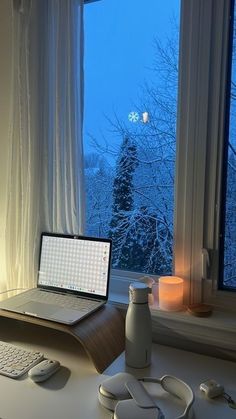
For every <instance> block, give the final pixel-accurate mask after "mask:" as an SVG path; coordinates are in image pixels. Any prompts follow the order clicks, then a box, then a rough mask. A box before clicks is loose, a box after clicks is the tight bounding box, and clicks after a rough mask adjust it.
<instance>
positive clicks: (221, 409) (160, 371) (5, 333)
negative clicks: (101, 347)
mask: <svg viewBox="0 0 236 419" xmlns="http://www.w3.org/2000/svg"><path fill="white" fill-rule="evenodd" d="M0 339H1V340H4V341H9V342H12V343H15V344H18V345H21V346H23V347H25V348H29V347H30V348H32V349H37V350H40V351H42V352H44V354H45V356H46V357H49V358H52V359H53V358H55V359H57V360H59V361H60V362H61V365H62V369H61V370H60V371H59V372H58V373H57V374H56V375H54V376H53V377H51V378H50V379H49V380H48V381H46V382H44V383H42V384H35V383H33V382H32V381H31V380H30V379H29V378H27V377H25V378H23V379H21V380H13V379H10V378H7V377H4V376H0V418H1V419H110V418H111V417H112V415H111V414H110V413H109V412H108V411H106V410H105V409H103V408H102V407H101V406H100V405H99V404H98V400H97V389H98V385H99V383H100V382H102V381H103V380H104V379H105V378H106V376H108V375H112V374H115V373H116V372H119V371H124V370H126V371H129V372H132V373H134V374H135V375H136V376H139V375H140V376H144V375H145V376H147V375H152V376H157V377H161V376H162V375H164V374H172V375H175V376H177V377H179V378H181V379H183V380H184V381H186V382H187V383H189V384H190V385H191V386H192V388H193V390H194V393H195V397H196V401H195V404H194V410H195V419H211V418H212V419H213V418H214V419H233V418H234V419H235V418H236V411H235V410H231V409H230V408H229V407H228V406H227V404H226V403H224V402H223V401H222V400H212V401H207V400H205V399H204V397H203V396H202V395H201V393H200V391H199V390H198V386H199V383H200V382H202V381H204V380H205V379H207V378H214V379H216V380H219V381H220V382H221V383H222V384H224V385H225V388H226V391H227V392H228V393H229V394H230V395H231V396H232V397H233V398H235V399H236V364H234V363H232V362H229V361H222V360H218V359H214V358H210V357H206V356H202V355H197V354H193V353H190V352H185V351H181V350H177V349H172V348H169V347H165V346H161V345H153V362H152V365H151V367H150V368H147V369H145V370H140V371H137V370H136V371H133V370H132V369H129V368H126V366H125V363H124V355H123V354H122V355H121V356H120V357H119V358H118V359H117V360H116V361H115V362H114V363H113V364H112V365H111V366H110V367H109V368H108V369H107V370H106V371H105V374H103V375H99V374H98V373H97V371H96V369H95V367H94V365H93V364H92V362H91V361H90V360H89V359H88V357H87V355H86V354H85V352H84V350H83V349H82V347H81V346H80V344H79V342H78V341H76V340H75V339H74V338H73V337H71V336H69V335H68V334H65V333H62V332H59V331H54V330H52V329H47V328H44V327H41V326H34V325H32V324H26V323H23V322H19V321H15V320H13V319H4V318H0ZM151 390H154V392H155V393H156V392H157V393H158V392H159V391H158V385H155V387H154V388H153V389H151ZM159 401H160V403H159V404H160V406H161V405H162V404H163V406H164V405H165V406H166V400H165V398H163V395H162V394H160V399H159ZM163 406H162V407H163ZM172 407H173V406H172V405H171V403H170V406H169V407H168V409H170V410H168V411H169V412H170V414H171V409H172ZM180 411H181V409H180ZM147 419H148V418H147ZM166 419H173V416H171V415H170V416H167V417H166Z"/></svg>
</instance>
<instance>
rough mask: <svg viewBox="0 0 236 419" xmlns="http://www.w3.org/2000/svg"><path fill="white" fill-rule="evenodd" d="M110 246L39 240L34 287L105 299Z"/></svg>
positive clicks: (103, 243)
mask: <svg viewBox="0 0 236 419" xmlns="http://www.w3.org/2000/svg"><path fill="white" fill-rule="evenodd" d="M110 250H111V249H110V243H109V242H105V241H104V242H103V241H96V240H89V239H80V238H79V239H71V238H65V237H53V236H43V238H42V245H41V256H40V266H39V276H38V284H39V285H45V286H51V287H57V288H64V289H68V290H73V291H80V292H85V293H90V294H99V295H101V296H105V295H106V291H107V285H108V275H109V258H110Z"/></svg>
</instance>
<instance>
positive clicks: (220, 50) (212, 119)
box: [174, 0, 236, 309]
mask: <svg viewBox="0 0 236 419" xmlns="http://www.w3.org/2000/svg"><path fill="white" fill-rule="evenodd" d="M230 10H231V0H225V1H224V2H222V1H221V0H208V1H205V0H199V1H198V2H196V1H194V0H190V1H188V0H183V1H182V29H181V36H182V38H181V40H180V42H181V48H180V54H181V55H180V76H179V77H180V82H179V118H178V129H177V136H178V140H177V144H178V150H177V171H176V173H177V175H176V214H175V233H176V235H175V252H174V254H175V270H176V273H177V274H179V275H181V276H183V277H184V278H185V284H186V293H185V298H186V301H187V302H189V303H202V302H205V303H210V304H214V305H217V306H221V307H224V308H231V309H233V308H234V305H235V302H236V293H234V292H229V291H222V290H218V272H219V257H220V247H219V234H220V215H221V193H222V170H223V150H224V135H225V118H226V116H227V100H226V90H227V75H228V41H229V32H230ZM186 33H188V36H186V35H185V34H186ZM186 115H187V117H186ZM180 174H181V175H180ZM203 249H205V252H204V251H203ZM205 255H207V256H208V257H209V261H208V262H207V258H206V257H205ZM207 263H208V266H207Z"/></svg>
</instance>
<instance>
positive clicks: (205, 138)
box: [84, 0, 236, 308]
mask: <svg viewBox="0 0 236 419" xmlns="http://www.w3.org/2000/svg"><path fill="white" fill-rule="evenodd" d="M137 3H138V2H137V1H134V2H132V4H134V5H135V6H134V8H133V14H132V16H134V13H135V11H136V8H137ZM157 3H158V6H159V2H156V1H154V6H153V8H152V7H150V10H151V13H150V16H152V15H154V16H155V20H156V19H157V17H158V16H160V13H159V11H157V12H156V13H157V14H156V15H155V13H154V8H155V6H157ZM180 3H181V12H180V10H179V9H180ZM114 4H118V5H119V7H118V9H116V8H114V7H115V6H114ZM121 4H122V3H121V2H118V1H117V2H115V0H113V1H108V0H107V1H103V0H101V1H99V2H96V3H91V4H90V5H88V6H86V8H87V9H86V10H85V26H86V25H87V24H88V23H89V19H90V18H91V16H92V12H91V10H92V7H93V8H94V7H95V6H96V13H95V15H94V16H93V18H91V19H92V20H91V21H90V23H89V24H91V25H92V26H93V35H92V33H90V36H89V32H88V33H87V34H85V35H86V36H87V38H86V36H85V42H86V43H85V49H87V53H88V50H89V51H90V52H89V54H90V53H91V54H92V57H93V59H92V60H91V64H92V68H93V71H92V72H91V79H89V78H87V82H86V77H85V95H86V92H88V90H87V89H88V85H89V89H91V92H92V93H94V94H95V93H96V91H97V94H96V95H95V96H94V99H93V100H92V99H91V103H92V106H91V107H89V106H88V104H87V103H86V100H87V99H86V100H85V126H84V138H85V167H86V169H85V170H86V177H87V188H88V179H90V182H91V185H92V188H91V191H92V194H93V195H92V194H90V196H89V194H87V205H88V206H89V205H91V202H92V204H93V205H92V206H93V208H94V209H96V211H97V212H95V213H94V214H95V215H96V216H94V215H92V213H90V214H87V227H86V231H87V233H90V234H94V235H106V234H109V233H110V232H112V233H114V228H113V227H114V226H116V225H117V224H118V221H120V220H119V219H114V217H113V221H114V223H112V215H114V214H113V213H112V211H114V205H115V204H114V203H115V200H114V195H113V196H112V192H111V191H112V188H113V186H114V185H115V183H114V180H115V176H116V174H117V171H116V170H117V166H116V164H117V162H118V161H119V162H120V166H121V163H123V164H124V167H125V164H127V167H128V169H129V182H128V181H127V183H126V187H127V190H129V188H130V187H131V186H132V187H134V186H136V189H137V190H138V191H139V194H140V195H139V196H141V194H142V193H143V190H142V188H144V187H145V186H146V185H147V184H145V180H146V173H145V171H144V172H142V176H140V175H139V177H138V175H137V173H138V170H141V167H140V165H139V166H138V165H137V161H138V163H140V160H142V162H144V161H145V159H147V157H148V158H150V155H151V156H153V157H154V158H155V159H156V154H155V152H156V150H155V152H153V148H152V147H149V148H146V147H143V151H142V159H141V158H140V155H137V142H136V141H135V139H137V138H140V139H142V140H144V139H145V136H147V132H148V133H150V132H151V131H150V130H151V128H152V124H153V122H154V121H155V119H154V118H155V117H156V114H155V115H153V113H154V112H153V107H152V106H150V103H151V102H150V97H148V96H147V95H146V96H145V95H144V96H142V94H143V92H144V90H145V89H146V88H149V90H148V91H149V93H154V90H151V89H150V87H149V86H150V85H149V82H150V81H152V80H151V77H150V73H149V71H150V69H151V68H153V66H152V65H151V64H153V62H152V63H151V64H150V62H147V64H146V67H147V68H148V72H147V73H146V75H145V76H144V77H142V78H141V79H139V83H138V84H139V85H140V87H141V88H142V89H140V90H139V89H138V88H137V84H135V83H133V82H134V78H135V77H136V70H137V71H138V70H139V67H138V65H135V68H131V69H130V75H131V78H130V79H129V83H128V85H127V86H126V85H123V86H121V87H119V89H118V92H117V93H116V94H115V96H114V97H115V100H113V101H111V100H110V99H111V95H112V85H113V86H114V85H118V79H117V78H113V80H112V83H113V84H112V85H109V80H108V79H107V77H106V76H105V77H104V74H102V71H101V69H102V68H103V65H104V63H105V62H106V59H107V55H108V56H109V58H110V57H111V56H112V54H114V51H113V50H114V48H111V45H110V43H109V45H108V44H107V39H109V34H110V39H111V37H112V36H113V35H114V33H115V32H116V30H117V27H116V23H117V22H118V21H119V13H123V15H124V14H125V15H126V13H124V10H126V9H125V6H124V9H122V6H121ZM124 4H126V3H124ZM160 4H161V5H162V4H163V2H160ZM173 4H175V12H174V17H175V18H174V19H172V22H174V32H171V31H170V33H169V34H168V37H170V36H172V35H173V33H174V34H175V44H171V43H170V44H169V46H171V45H172V54H170V56H169V58H170V57H171V58H172V59H173V61H171V60H170V63H171V62H172V63H173V62H175V63H178V58H177V60H176V57H178V55H179V64H178V77H177V73H175V78H174V79H173V78H171V75H172V74H173V73H168V74H169V76H170V79H169V81H171V83H172V86H173V89H172V93H173V97H171V100H170V101H169V105H170V104H172V105H173V108H171V110H172V113H170V114H166V113H164V112H163V113H162V116H163V118H166V115H168V116H169V119H167V120H166V119H164V122H165V123H166V125H165V126H160V125H157V127H156V128H157V129H159V128H161V129H162V132H163V133H167V134H168V135H170V134H171V135H172V137H173V138H174V141H173V142H172V143H171V147H172V149H171V153H170V154H168V153H167V150H168V152H170V149H167V148H165V147H162V148H161V156H162V161H161V162H160V175H166V174H167V175H166V178H165V179H166V181H167V182H166V184H164V183H163V179H161V182H160V183H159V185H162V186H166V193H167V190H168V188H169V187H170V183H171V182H170V179H172V185H171V188H172V189H171V188H170V189H169V190H171V192H170V193H169V195H168V196H169V202H168V205H163V207H161V208H160V210H162V214H164V212H165V216H166V224H165V228H164V229H163V230H162V235H161V234H160V236H158V237H159V238H160V240H162V239H163V242H164V241H165V243H166V244H167V247H166V248H165V247H162V250H163V249H167V252H166V254H165V257H163V258H162V257H161V256H162V254H158V259H159V261H160V265H159V266H150V265H149V266H148V265H145V262H144V261H143V260H141V259H140V265H139V266H135V264H134V265H133V266H132V268H131V270H137V271H139V270H140V267H143V266H144V265H145V271H146V272H152V273H156V274H163V273H167V272H168V271H170V270H172V267H173V272H174V273H175V274H176V275H179V276H181V277H183V278H184V279H185V301H186V303H189V302H190V303H191V302H192V303H194V302H202V301H203V302H208V303H213V304H217V305H222V306H225V307H232V308H233V307H234V304H235V299H236V298H235V297H236V295H235V293H233V292H229V293H225V292H224V291H222V290H220V289H219V287H218V278H219V269H220V262H221V260H222V254H221V251H220V240H219V237H220V220H221V215H222V209H221V202H222V183H221V180H222V174H223V164H222V162H223V150H224V147H223V143H224V134H225V120H226V119H227V112H226V110H227V100H226V99H227V97H226V90H227V76H228V44H229V36H230V16H231V1H230V0H225V1H223V2H222V0H208V1H205V0H198V1H195V0H182V1H181V2H173V1H172V0H171V1H167V2H165V5H166V8H168V7H170V6H171V7H172V5H173ZM109 6H111V9H112V8H113V9H114V10H115V16H116V19H115V20H114V21H113V20H112V19H108V20H109V23H110V24H111V25H112V31H110V32H108V35H107V37H106V38H105V39H104V40H103V43H104V45H105V47H103V48H102V51H103V54H102V53H101V51H100V52H99V53H98V56H97V55H96V54H97V52H98V50H97V47H96V46H95V44H94V38H95V40H96V42H97V40H98V39H99V36H100V35H101V34H99V28H100V26H99V24H98V22H99V21H100V18H101V16H103V17H104V11H103V7H104V8H105V7H109ZM89 8H90V10H89ZM120 9H122V10H120ZM94 10H95V9H94ZM94 10H93V12H94ZM90 12H91V16H89V13H90ZM179 12H180V15H179ZM145 13H146V8H145V7H144V10H143V12H142V19H141V21H140V22H138V25H139V29H140V27H142V28H143V22H148V20H147V19H145V16H146V15H145ZM123 17H124V16H123ZM161 19H163V22H165V23H164V26H165V28H167V25H166V21H165V20H164V14H162V16H161ZM105 20H106V19H105ZM136 22H137V19H134V18H132V19H131V18H130V20H129V30H127V33H129V35H126V38H125V42H124V44H122V45H124V48H125V47H127V45H128V48H129V55H130V57H132V53H133V52H134V51H135V47H136V43H137V44H138V49H139V48H141V46H142V44H140V43H139V42H138V41H137V38H136V37H134V38H132V34H133V32H132V30H133V25H135V23H136ZM106 23H107V22H104V21H103V31H104V33H105V28H106ZM179 23H180V29H179ZM149 26H150V25H149ZM157 27H158V25H157V24H156V28H157ZM131 28H132V30H131ZM122 29H123V31H124V30H125V25H124V26H122ZM170 29H173V28H171V27H170ZM94 31H95V32H94ZM103 31H102V32H103ZM85 32H86V31H85ZM139 32H140V30H139ZM144 32H145V31H141V33H142V34H143V33H144ZM171 34H172V35H171ZM145 36H146V32H145ZM159 36H160V34H159V35H158V34H157V37H159ZM127 37H128V40H129V43H127ZM178 38H179V41H178ZM169 39H174V38H169ZM162 41H163V39H162ZM99 45H101V42H100V43H99ZM154 45H155V43H154ZM156 45H159V46H160V45H164V44H159V43H157V44H156ZM173 45H175V46H174V47H173ZM178 45H179V46H180V47H179V54H178V49H176V46H178ZM168 51H170V50H168V48H167V45H165V48H164V49H163V50H162V52H163V56H165V54H164V53H165V52H166V53H168ZM118 55H119V50H118V49H116V50H115V58H116V56H118ZM150 56H152V57H154V56H153V55H152V54H151V55H150V52H148V53H147V57H150ZM135 58H136V57H135ZM166 58H167V55H166ZM86 59H88V56H87V58H86V51H85V75H86V65H87V64H88V62H86ZM133 62H134V63H135V60H134V61H133ZM101 63H102V64H101ZM122 63H123V65H122V66H119V67H118V73H120V74H122V73H123V72H124V74H127V73H126V71H128V68H129V67H128V61H127V59H126V60H124V59H122ZM108 65H109V68H108V69H109V72H112V71H113V70H114V67H115V62H114V61H113V59H111V58H110V59H109V61H108V63H106V66H108ZM105 68H106V67H105ZM160 70H161V69H160V68H158V76H159V77H160ZM145 71H146V70H145ZM233 72H234V70H233ZM233 72H232V73H233ZM147 74H148V77H147ZM95 76H96V78H97V77H98V76H102V77H103V78H101V79H99V83H98V79H95ZM134 76H135V77H134ZM89 77H90V76H89ZM127 77H128V76H127ZM177 78H178V79H179V82H178V87H177ZM130 80H131V82H130ZM140 80H141V81H142V80H145V83H144V84H142V83H141V81H140ZM153 80H154V79H153ZM159 80H160V79H159ZM86 83H87V85H86ZM132 86H134V90H133V93H132V94H129V99H130V102H127V99H124V95H125V94H126V93H128V92H129V88H130V87H132ZM143 88H144V89H143ZM159 88H160V86H159V85H158V89H159ZM106 89H108V91H109V92H111V94H110V93H109V94H108V95H105V97H106V98H107V97H108V98H109V100H110V103H112V106H113V107H112V111H113V115H112V113H109V112H107V109H105V108H104V119H103V121H105V122H106V124H107V125H106V129H107V135H108V136H107V135H105V132H104V131H103V130H101V129H100V123H99V122H98V121H99V120H98V116H97V113H98V110H99V109H101V107H100V103H99V102H98V101H96V100H95V97H97V98H99V97H101V96H102V95H104V92H106ZM177 90H178V95H177ZM146 92H147V91H146ZM162 93H163V91H162ZM166 95H167V96H168V95H169V91H168V89H166ZM174 98H175V99H174ZM154 99H155V100H156V98H155V95H154ZM175 101H177V105H178V106H177V105H174V103H176V102H175ZM127 103H128V106H127V107H126V105H127ZM118 104H119V105H118ZM125 104H126V105H125ZM170 107H171V106H169V108H170ZM157 109H158V111H160V108H158V107H157ZM121 114H122V115H121ZM159 115H160V114H159ZM128 118H129V119H128ZM167 122H168V124H169V126H168V127H167V125H168V124H167ZM176 122H177V125H176ZM92 126H93V127H95V131H93V129H92ZM175 126H176V128H175ZM164 128H166V130H165V129H164ZM167 128H168V129H167ZM175 129H176V131H175ZM96 130H97V132H96ZM98 134H99V135H100V138H101V141H103V142H101V143H99V142H98V141H97V138H98ZM158 138H159V137H158ZM143 144H144V143H142V145H143ZM148 146H152V142H148ZM147 150H148V152H147ZM122 153H123V154H122ZM145 153H146V154H145ZM108 156H109V157H108ZM137 156H138V157H137ZM144 156H145V159H144V158H143V157H144ZM119 158H120V160H119ZM122 158H123V160H122ZM158 161H159V160H158ZM149 162H150V161H149ZM163 162H165V164H166V165H164V164H163ZM167 162H168V164H167ZM164 167H165V169H163V168H164ZM151 169H152V170H153V172H155V175H156V176H157V172H158V169H159V168H158V166H152V167H151ZM104 173H105V174H106V177H105V178H104V177H103V176H104ZM147 178H148V175H147ZM104 179H105V180H104ZM152 179H153V178H152ZM157 180H158V181H159V180H160V179H155V181H156V182H155V184H152V183H151V184H149V185H148V186H149V187H150V186H151V185H153V186H154V188H155V192H156V195H155V205H156V203H157V202H159V200H160V196H162V193H163V191H162V189H161V188H159V189H158V188H157V185H158V182H157ZM95 181H96V183H97V185H96V188H94V187H93V186H94V184H95V183H94V182H95ZM143 182H144V183H143ZM118 186H119V185H118V183H116V188H117V190H118ZM104 187H105V191H106V193H105V194H104V193H100V192H101V190H102V188H103V190H104ZM113 189H115V188H113ZM163 189H164V188H163ZM87 192H88V189H87ZM95 194H97V195H96V196H95ZM122 196H123V195H122ZM89 199H90V200H91V201H89ZM112 199H113V201H112ZM136 199H137V195H136V196H135V197H134V195H130V196H129V200H128V202H127V203H126V204H125V203H124V206H125V205H127V206H128V205H131V206H132V205H133V208H134V210H135V211H134V212H133V213H132V215H135V216H137V218H135V217H134V218H133V221H135V222H134V223H133V226H134V227H135V228H134V231H135V233H137V237H136V240H137V239H138V240H139V238H140V236H141V240H143V236H142V234H146V237H145V239H146V238H147V231H148V228H147V230H145V229H144V228H143V223H144V222H145V228H146V227H147V226H148V224H147V223H146V221H147V219H151V218H149V216H150V212H149V211H150V208H149V207H147V205H146V202H145V205H144V207H143V208H142V207H141V205H137V206H135V204H136V202H139V204H140V203H141V202H143V200H142V199H141V198H140V200H139V201H136ZM92 200H93V201H92ZM101 205H102V206H103V213H101V212H99V211H98V209H99V208H101ZM126 208H127V211H129V209H130V207H126ZM151 208H152V209H153V207H151ZM147 215H148V217H147ZM152 219H154V220H155V221H157V220H159V218H157V216H156V214H155V216H154V217H153V218H152ZM163 219H164V218H162V220H163ZM104 220H109V222H108V223H107V222H105V223H104ZM137 220H139V221H140V220H142V223H140V224H139V223H137V224H136V221H137ZM121 221H122V223H123V224H122V223H121V226H123V231H124V232H126V233H128V232H129V228H127V227H129V223H128V221H127V220H126V219H122V220H121ZM104 226H108V228H109V229H107V230H106V231H105V230H104ZM149 226H150V230H151V231H153V229H154V230H155V228H156V227H153V225H152V224H151V222H150V224H149ZM112 228H113V230H112ZM144 231H145V233H143V232H144ZM167 232H168V234H167ZM116 233H117V231H116ZM132 238H134V235H132ZM141 243H143V241H141ZM132 245H133V243H131V244H130V246H128V249H127V253H124V254H123V256H124V258H123V260H122V261H121V262H120V261H119V263H117V260H118V259H116V257H115V259H114V261H113V262H114V266H115V267H116V268H121V269H127V265H126V261H127V259H128V260H129V262H130V261H131V260H132V258H131V257H130V253H129V252H130V249H131V248H132ZM135 248H136V246H135ZM118 249H119V248H118ZM170 249H171V250H170ZM172 249H173V251H172ZM156 254H157V253H156ZM142 256H143V255H142ZM147 260H149V259H148V258H147Z"/></svg>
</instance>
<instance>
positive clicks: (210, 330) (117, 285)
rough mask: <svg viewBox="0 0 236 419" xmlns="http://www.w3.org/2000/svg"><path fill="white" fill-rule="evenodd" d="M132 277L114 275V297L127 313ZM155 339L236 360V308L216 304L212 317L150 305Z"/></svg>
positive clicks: (116, 302)
mask: <svg viewBox="0 0 236 419" xmlns="http://www.w3.org/2000/svg"><path fill="white" fill-rule="evenodd" d="M130 282H131V281H130V280H129V281H127V279H124V278H118V277H116V278H113V280H112V285H111V292H110V301H111V302H112V303H113V304H115V305H116V306H117V307H118V308H120V309H121V310H122V311H123V312H124V313H125V312H126V309H127V305H128V289H129V284H130ZM150 309H151V314H152V321H153V341H154V342H156V343H161V344H164V345H169V346H172V347H176V348H181V349H185V350H190V351H194V352H198V353H202V354H206V355H211V356H216V357H219V358H223V359H228V360H233V361H235V360H236V321H235V317H236V314H235V312H232V311H226V310H223V309H217V308H215V309H214V310H213V313H212V315H211V316H210V317H205V318H203V317H195V316H193V315H191V314H190V313H188V312H187V311H181V312H167V311H162V310H160V309H159V308H158V307H150Z"/></svg>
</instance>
